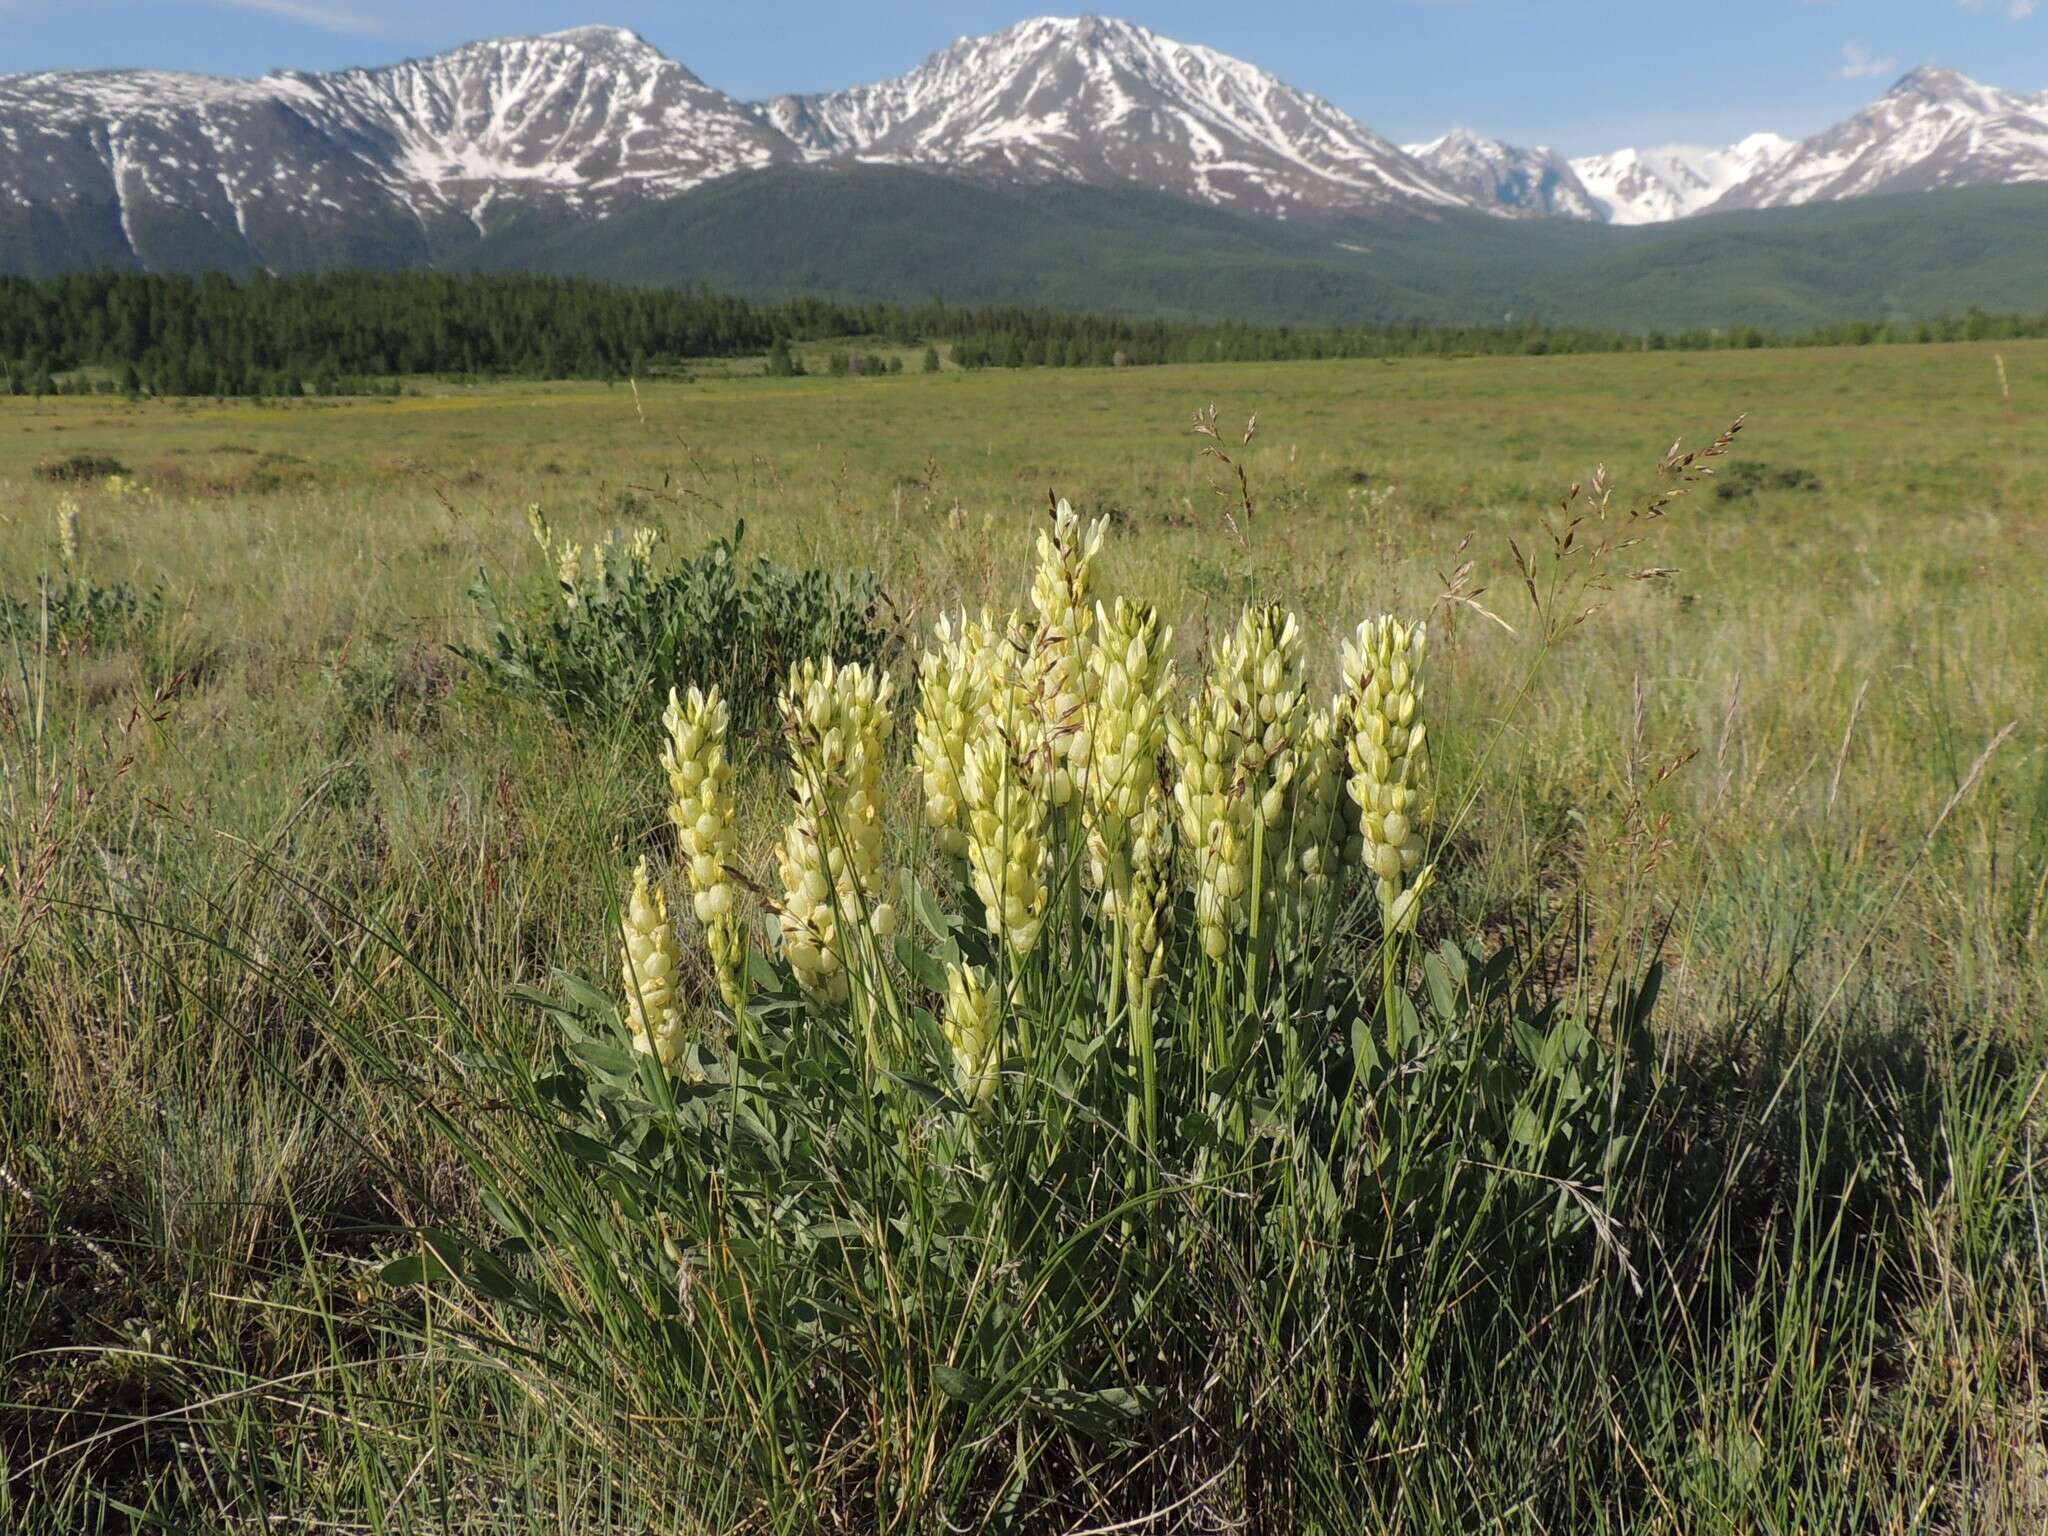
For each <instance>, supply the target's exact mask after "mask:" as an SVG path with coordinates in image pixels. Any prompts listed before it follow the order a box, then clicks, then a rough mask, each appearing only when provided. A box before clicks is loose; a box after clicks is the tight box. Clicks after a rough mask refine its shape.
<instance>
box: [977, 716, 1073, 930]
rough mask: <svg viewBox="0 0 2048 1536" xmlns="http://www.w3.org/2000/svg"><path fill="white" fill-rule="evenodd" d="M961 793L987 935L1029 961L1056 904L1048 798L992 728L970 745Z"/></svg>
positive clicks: (992, 726) (1007, 744)
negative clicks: (1049, 881) (1050, 885)
mask: <svg viewBox="0 0 2048 1536" xmlns="http://www.w3.org/2000/svg"><path fill="white" fill-rule="evenodd" d="M960 787H961V796H962V802H963V803H964V804H965V806H966V807H967V867H968V873H969V876H970V878H971V880H972V882H973V885H974V894H975V895H976V896H978V897H979V898H980V899H981V905H982V911H983V913H984V914H985V915H986V918H987V921H988V931H989V932H990V933H991V934H992V935H994V936H995V937H997V938H999V939H1001V940H1002V942H1003V943H1005V944H1007V945H1008V946H1009V948H1010V952H1011V953H1012V954H1013V955H1015V956H1016V957H1017V958H1018V959H1019V960H1022V959H1023V958H1024V957H1025V956H1027V955H1029V954H1030V953H1031V952H1032V950H1034V949H1036V948H1037V947H1038V938H1039V934H1040V933H1041V932H1042V931H1043V929H1044V927H1045V909H1046V903H1047V901H1048V900H1049V899H1050V893H1049V892H1048V890H1047V886H1046V877H1047V871H1048V867H1049V865H1050V862H1051V861H1050V854H1049V852H1048V850H1047V848H1046V844H1045V813H1046V802H1045V798H1044V796H1043V795H1041V794H1040V793H1039V787H1038V786H1037V785H1035V784H1033V783H1032V781H1031V778H1030V776H1029V775H1028V774H1027V773H1026V772H1025V771H1024V769H1023V768H1022V766H1021V765H1020V764H1019V763H1018V762H1017V759H1016V755H1015V754H1014V753H1013V752H1012V751H1011V750H1010V744H1009V742H1008V741H1007V740H1006V739H1005V738H1004V736H1003V733H1002V731H1001V729H1000V728H999V727H997V726H996V725H995V724H994V723H992V722H991V723H990V724H988V725H986V726H985V727H984V728H983V730H982V733H981V735H979V736H978V737H976V738H975V739H974V740H973V741H972V742H970V743H969V744H968V748H967V760H966V764H965V769H964V771H963V773H962V774H961V778H960Z"/></svg>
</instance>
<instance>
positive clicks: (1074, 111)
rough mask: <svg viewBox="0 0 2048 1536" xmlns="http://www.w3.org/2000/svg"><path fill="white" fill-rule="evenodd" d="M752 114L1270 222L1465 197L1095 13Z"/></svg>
mask: <svg viewBox="0 0 2048 1536" xmlns="http://www.w3.org/2000/svg"><path fill="white" fill-rule="evenodd" d="M761 112H762V116H763V118H764V120H765V121H767V122H769V123H772V124H773V125H774V126H775V127H776V128H777V129H779V130H780V131H781V132H783V133H784V134H787V135H788V136H789V137H790V139H792V140H793V141H794V142H795V143H797V144H798V145H799V146H801V148H802V150H803V152H804V153H805V155H806V156H807V157H809V158H813V159H832V158H837V157H841V156H847V157H853V158H857V159H861V160H868V161H883V162H888V163H892V164H897V165H909V166H924V167H930V168H940V169H945V170H949V171H963V172H967V173H970V174H976V175H983V176H994V177H1000V178H1003V179H1011V180H1023V181H1049V180H1065V181H1081V182H1091V183H1095V184H1098V185H1099V184H1104V183H1117V182H1129V183H1135V184H1137V185H1139V186H1145V187H1150V188H1154V189H1156V190H1160V191H1166V192H1175V193H1180V194H1182V195H1184V196H1187V197H1191V198H1195V199H1198V200H1200V201H1202V202H1208V203H1214V204H1217V205H1219V206H1222V207H1226V208H1232V209H1236V210H1239V211H1241V212H1248V213H1259V214H1269V215H1277V216H1280V217H1283V218H1284V217H1286V216H1288V215H1290V214H1294V213H1308V214H1315V213H1330V212H1336V211H1348V210H1352V209H1362V208H1373V207H1384V206H1386V205H1388V204H1396V203H1408V204H1429V205H1436V206H1439V207H1457V206H1460V205H1461V204H1463V203H1464V202H1465V201H1466V199H1464V198H1463V197H1462V196H1460V195H1459V194H1458V193H1457V192H1456V191H1454V190H1452V189H1451V188H1449V187H1447V186H1446V185H1444V184H1443V182H1441V181H1440V180H1439V179H1437V178H1436V177H1435V176H1433V175H1431V174H1430V173H1429V172H1428V171H1427V170H1425V169H1424V168H1423V167H1421V166H1419V165H1417V164H1416V163H1415V162H1414V161H1413V160H1411V159H1410V158H1409V157H1408V156H1407V155H1404V154H1403V153H1402V152H1401V151H1400V150H1399V149H1397V148H1396V147H1395V146H1394V145H1392V144H1390V143H1388V142H1387V141H1386V140H1385V139H1382V138H1381V137H1380V136H1379V135H1378V134H1376V133H1374V132H1372V130H1371V129H1369V128H1366V127H1365V126H1364V125H1363V124H1361V123H1359V122H1357V121H1355V120H1354V119H1352V118H1350V117H1348V116H1347V115H1345V114H1344V113H1343V112H1340V111H1338V110H1337V109H1336V108H1335V107H1333V106H1331V105H1330V104H1329V103H1328V102H1326V101H1323V100H1321V99H1319V98H1318V97H1315V96H1310V95H1308V94H1306V93H1305V92H1302V91H1297V90H1295V89H1294V88H1293V87H1292V86H1290V85H1288V84H1287V83H1286V82H1285V81H1283V80H1280V79H1278V78H1276V77H1275V76H1273V75H1270V74H1267V73H1266V72H1265V71H1264V70H1262V69H1258V68H1256V67H1254V66H1253V65H1250V64H1247V63H1245V62H1243V61H1242V60H1240V59H1233V58H1231V57H1229V56H1228V55H1226V54H1221V53H1218V52H1216V51H1215V50H1214V49H1210V48H1201V47H1196V46H1193V45H1191V44H1187V43H1177V42H1175V41H1173V40H1172V39H1171V38H1165V37H1161V36H1160V35H1159V34H1158V33H1156V32H1152V31H1149V30H1148V29H1146V28H1144V27H1140V26H1134V25H1133V24H1131V23H1130V22H1126V21H1116V20H1112V19H1109V18H1105V17H1100V16H1083V17H1079V18H1076V19H1067V18H1059V17H1041V18H1039V19H1037V20H1034V21H1026V22H1022V23H1020V24H1019V25H1017V26H1014V27H1011V28H1010V29H1008V30H1007V31H1004V32H998V33H996V34H995V35H994V36H992V37H979V38H963V39H962V40H961V41H960V42H957V43H955V44H954V45H953V46H952V47H950V48H947V49H945V50H943V51H942V52H939V53H935V54H933V55H932V56H931V57H930V58H929V59H927V60H926V61H925V62H924V63H923V64H921V65H919V66H918V67H917V68H916V69H913V70H912V71H911V72H910V73H909V74H907V75H901V76H899V77H897V78H896V79H894V80H885V81H882V82H880V83H879V84H875V85H865V86H857V87H855V88H853V89H851V90H844V91H835V92H832V93H831V94H829V95H821V96H784V97H781V98H778V99H777V100H775V101H772V102H769V103H767V104H766V105H765V106H763V107H762V108H761Z"/></svg>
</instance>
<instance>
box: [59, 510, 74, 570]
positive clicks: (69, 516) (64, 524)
mask: <svg viewBox="0 0 2048 1536" xmlns="http://www.w3.org/2000/svg"><path fill="white" fill-rule="evenodd" d="M57 553H58V554H59V555H61V556H62V557H63V559H64V569H65V570H67V571H68V570H70V569H71V568H72V567H73V566H75V565H77V564H78V498H77V497H75V496H66V497H63V498H62V499H60V500H59V501H58V503H57Z"/></svg>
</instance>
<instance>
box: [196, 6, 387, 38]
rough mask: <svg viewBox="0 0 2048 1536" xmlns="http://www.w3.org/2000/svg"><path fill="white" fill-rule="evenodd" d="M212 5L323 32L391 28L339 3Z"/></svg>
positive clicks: (361, 33) (366, 33)
mask: <svg viewBox="0 0 2048 1536" xmlns="http://www.w3.org/2000/svg"><path fill="white" fill-rule="evenodd" d="M206 3H207V4H209V5H217V6H225V7H226V8H227V9H228V10H231V11H254V12H255V13H256V14H257V15H259V16H275V17H277V18H278V19H279V20H280V21H296V22H298V23H299V24H300V25H301V26H307V27H318V28H319V29H320V30H321V31H322V32H345V33H348V34H349V35H351V36H353V37H381V36H382V35H383V34H384V33H385V31H386V30H387V28H386V27H385V25H384V23H383V22H381V21H379V20H377V19H376V18H375V17H371V16H365V15H363V14H362V13H361V12H359V11H352V10H349V9H347V8H346V7H343V6H339V5H321V4H315V3H313V0H206Z"/></svg>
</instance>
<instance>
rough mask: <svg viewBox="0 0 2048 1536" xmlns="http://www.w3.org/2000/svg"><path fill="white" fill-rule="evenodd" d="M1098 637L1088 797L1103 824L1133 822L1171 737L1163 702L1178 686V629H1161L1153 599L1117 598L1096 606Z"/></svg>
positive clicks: (1092, 656)
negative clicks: (1111, 605) (1173, 657)
mask: <svg viewBox="0 0 2048 1536" xmlns="http://www.w3.org/2000/svg"><path fill="white" fill-rule="evenodd" d="M1095 621H1096V627H1097V633H1098V636H1099V638H1098V640H1097V642H1096V644H1095V645H1094V646H1092V647H1091V648H1090V650H1089V653H1088V670H1089V671H1090V673H1092V674H1093V677H1094V683H1093V687H1092V689H1091V691H1092V693H1093V694H1094V711H1093V716H1092V719H1091V720H1090V729H1089V731H1088V746H1089V749H1090V750H1089V756H1088V762H1087V774H1086V788H1087V791H1088V804H1089V807H1090V809H1091V811H1092V812H1093V813H1094V815H1095V817H1096V819H1097V820H1098V821H1099V822H1100V823H1102V824H1104V825H1105V830H1108V831H1111V832H1113V831H1114V828H1113V827H1111V826H1109V825H1108V824H1109V823H1112V822H1118V821H1122V822H1128V821H1130V820H1131V819H1132V818H1133V817H1135V816H1136V815H1137V814H1138V813H1139V812H1140V811H1141V810H1142V809H1144V807H1145V805H1146V804H1147V803H1148V802H1149V801H1150V800H1151V798H1152V796H1153V793H1154V792H1155V791H1156V790H1157V788H1158V786H1159V751H1160V748H1161V747H1163V746H1164V745H1165V744H1166V706H1167V701H1168V700H1169V698H1170V697H1171V696H1172V693H1173V663H1172V662H1171V661H1170V660H1168V659H1167V652H1168V651H1169V650H1170V649H1171V648H1172V646H1173V631H1172V630H1171V629H1166V630H1161V629H1160V627H1159V616H1158V614H1157V613H1156V612H1155V611H1154V610H1153V609H1152V608H1151V607H1149V606H1147V605H1145V604H1142V603H1131V602H1127V601H1125V600H1124V599H1123V598H1121V597H1120V598H1118V599H1117V600H1116V608H1115V610H1114V611H1110V610H1108V609H1105V608H1104V607H1103V606H1102V605H1101V604H1100V603H1098V604H1096V606H1095Z"/></svg>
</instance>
